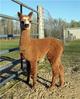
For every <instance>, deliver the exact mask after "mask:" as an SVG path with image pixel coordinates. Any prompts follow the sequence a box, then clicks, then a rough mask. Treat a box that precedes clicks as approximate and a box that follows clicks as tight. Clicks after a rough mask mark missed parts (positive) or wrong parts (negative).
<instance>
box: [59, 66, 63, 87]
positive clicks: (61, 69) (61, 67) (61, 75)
mask: <svg viewBox="0 0 80 99" xmlns="http://www.w3.org/2000/svg"><path fill="white" fill-rule="evenodd" d="M59 68H60V73H59V78H60V86H63V85H64V67H63V65H62V64H60V66H59Z"/></svg>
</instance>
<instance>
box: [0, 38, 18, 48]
mask: <svg viewBox="0 0 80 99" xmlns="http://www.w3.org/2000/svg"><path fill="white" fill-rule="evenodd" d="M18 46H19V39H12V40H8V39H6V40H0V50H6V49H10V48H15V47H18Z"/></svg>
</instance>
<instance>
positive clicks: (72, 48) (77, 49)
mask: <svg viewBox="0 0 80 99" xmlns="http://www.w3.org/2000/svg"><path fill="white" fill-rule="evenodd" d="M64 52H65V53H67V54H68V53H69V54H70V53H78V54H79V53H80V40H74V41H71V42H68V43H67V45H66V46H65V50H64Z"/></svg>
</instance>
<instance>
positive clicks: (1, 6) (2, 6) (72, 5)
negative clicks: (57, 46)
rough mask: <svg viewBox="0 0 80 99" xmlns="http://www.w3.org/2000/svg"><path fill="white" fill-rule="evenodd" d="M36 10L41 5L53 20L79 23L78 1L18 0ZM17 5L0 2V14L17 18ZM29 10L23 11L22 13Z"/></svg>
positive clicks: (1, 0) (79, 2)
mask: <svg viewBox="0 0 80 99" xmlns="http://www.w3.org/2000/svg"><path fill="white" fill-rule="evenodd" d="M18 1H21V2H23V3H25V4H26V5H28V6H29V7H32V8H33V9H35V10H36V8H37V5H41V6H42V7H43V8H44V9H45V10H44V13H45V14H47V13H46V11H49V13H50V15H51V16H52V17H53V18H61V19H63V20H65V21H68V22H70V21H71V20H76V21H80V0H18ZM19 10H20V9H19V5H18V4H16V3H14V2H12V1H11V0H0V14H6V15H10V16H17V12H18V11H19ZM28 12H29V10H27V9H24V10H23V13H28Z"/></svg>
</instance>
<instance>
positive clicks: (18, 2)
mask: <svg viewBox="0 0 80 99" xmlns="http://www.w3.org/2000/svg"><path fill="white" fill-rule="evenodd" d="M11 1H13V2H15V3H17V4H19V5H20V6H23V7H25V8H27V9H29V10H32V11H33V12H36V13H37V14H38V11H36V10H34V9H33V8H31V7H29V6H27V5H25V4H24V3H22V2H20V1H18V0H11Z"/></svg>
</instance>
